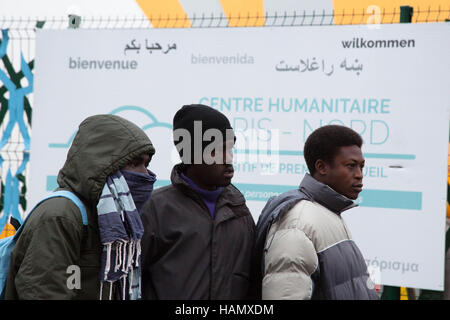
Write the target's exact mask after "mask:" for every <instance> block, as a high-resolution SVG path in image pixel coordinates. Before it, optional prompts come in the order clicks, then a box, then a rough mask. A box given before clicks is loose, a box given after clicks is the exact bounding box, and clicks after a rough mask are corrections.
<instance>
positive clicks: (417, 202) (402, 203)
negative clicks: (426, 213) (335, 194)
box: [234, 183, 422, 210]
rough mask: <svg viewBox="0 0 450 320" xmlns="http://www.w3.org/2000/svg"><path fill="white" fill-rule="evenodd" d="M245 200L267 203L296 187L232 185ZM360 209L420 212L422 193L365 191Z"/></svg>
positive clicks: (361, 195) (360, 201)
mask: <svg viewBox="0 0 450 320" xmlns="http://www.w3.org/2000/svg"><path fill="white" fill-rule="evenodd" d="M234 185H235V186H236V188H238V189H239V190H240V191H241V192H242V194H243V195H244V197H245V199H246V200H253V201H267V200H268V199H269V198H270V197H272V196H277V195H279V194H281V193H283V192H286V191H288V190H292V189H297V188H298V186H286V185H268V184H247V183H236V184H234ZM356 202H357V203H358V204H359V205H360V206H361V207H372V208H386V209H407V210H422V192H414V191H393V190H373V189H366V190H363V191H362V192H361V193H360V196H359V198H358V200H357V201H356Z"/></svg>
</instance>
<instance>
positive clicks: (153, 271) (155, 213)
mask: <svg viewBox="0 0 450 320" xmlns="http://www.w3.org/2000/svg"><path fill="white" fill-rule="evenodd" d="M173 127H174V141H175V144H176V145H177V148H178V151H179V152H180V156H181V159H182V163H181V164H178V165H176V166H175V167H174V168H173V170H172V174H171V181H172V184H171V185H169V186H166V187H163V188H160V189H158V190H155V191H154V192H153V194H152V197H151V198H150V200H149V201H148V202H147V203H146V204H145V205H144V207H143V211H142V221H143V224H144V230H145V231H144V236H143V239H142V250H143V251H142V263H143V265H142V297H143V298H144V299H162V300H166V299H183V300H191V299H192V300H206V299H224V300H228V299H245V298H247V297H248V292H249V285H250V282H249V278H250V259H251V252H252V245H253V241H254V229H255V223H254V221H253V218H252V216H251V214H250V211H249V210H248V208H247V206H246V204H245V199H244V197H243V195H242V194H241V193H240V192H239V190H238V189H236V188H235V187H234V186H233V185H232V184H231V179H232V177H233V166H232V164H231V161H232V152H231V149H232V146H233V144H234V134H233V130H232V128H231V125H230V122H229V121H228V119H227V118H226V117H225V116H224V115H223V114H222V113H220V112H219V111H217V110H215V109H213V108H211V107H208V106H204V105H188V106H183V108H181V109H180V110H179V111H178V112H177V113H176V114H175V117H174V120H173ZM212 136H214V138H215V139H214V141H212V142H209V141H211V140H212V138H211V137H212ZM180 137H182V139H180ZM210 138H211V139H210ZM177 142H179V143H177Z"/></svg>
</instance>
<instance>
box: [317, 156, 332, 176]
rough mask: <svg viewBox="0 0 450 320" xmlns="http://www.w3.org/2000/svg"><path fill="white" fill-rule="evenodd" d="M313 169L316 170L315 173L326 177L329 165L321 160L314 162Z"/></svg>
mask: <svg viewBox="0 0 450 320" xmlns="http://www.w3.org/2000/svg"><path fill="white" fill-rule="evenodd" d="M314 167H315V168H316V172H317V173H318V174H320V175H321V176H326V175H327V174H328V170H329V169H330V166H329V164H328V163H326V162H325V161H323V160H322V159H318V160H316V163H315V164H314Z"/></svg>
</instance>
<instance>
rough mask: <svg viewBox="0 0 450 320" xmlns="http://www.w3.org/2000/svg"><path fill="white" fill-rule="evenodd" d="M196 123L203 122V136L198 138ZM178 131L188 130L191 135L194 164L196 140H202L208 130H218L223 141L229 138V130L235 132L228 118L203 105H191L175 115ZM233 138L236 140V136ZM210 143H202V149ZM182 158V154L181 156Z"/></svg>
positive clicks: (175, 125)
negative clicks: (195, 133) (195, 131)
mask: <svg viewBox="0 0 450 320" xmlns="http://www.w3.org/2000/svg"><path fill="white" fill-rule="evenodd" d="M194 121H201V125H202V136H201V137H197V136H194ZM177 129H186V130H187V131H189V133H190V134H191V141H192V148H191V150H192V152H191V155H192V156H191V158H192V162H191V163H193V155H194V152H193V150H194V149H193V148H194V138H196V139H202V137H203V134H204V133H205V131H207V130H208V129H218V130H219V131H220V132H221V133H222V136H223V140H224V141H225V139H226V138H227V137H229V136H227V134H226V132H227V129H228V131H229V129H231V130H233V128H232V127H231V124H230V121H229V120H228V118H227V117H226V116H225V115H224V114H223V113H221V112H220V111H218V110H216V109H214V108H212V107H209V106H206V105H203V104H190V105H184V106H183V107H182V108H181V109H180V110H178V111H177V113H175V116H174V117H173V130H174V131H175V130H177ZM233 138H234V139H235V137H234V135H233ZM178 142H179V141H175V140H174V143H175V144H177V143H178ZM209 143H211V142H210V141H206V142H205V141H202V146H203V147H202V149H204V148H205V147H206V146H207V145H208V144H209ZM180 156H181V157H182V154H180Z"/></svg>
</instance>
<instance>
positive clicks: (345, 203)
mask: <svg viewBox="0 0 450 320" xmlns="http://www.w3.org/2000/svg"><path fill="white" fill-rule="evenodd" d="M299 188H300V190H301V191H303V192H304V193H306V194H308V195H309V196H310V197H311V198H312V199H314V201H316V202H318V203H320V204H321V205H323V206H324V207H326V208H327V209H329V210H331V211H333V212H334V213H336V214H341V213H342V212H343V211H345V210H348V209H351V208H354V207H356V206H358V205H357V204H356V203H354V202H353V201H352V200H351V199H349V198H347V197H346V196H343V195H342V194H340V193H338V192H336V191H334V190H333V189H332V188H330V187H329V186H327V185H326V184H324V183H322V182H319V181H317V180H316V179H314V178H313V177H312V176H311V175H310V174H308V173H307V174H305V177H304V178H303V180H302V182H301V183H300V187H299Z"/></svg>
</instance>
